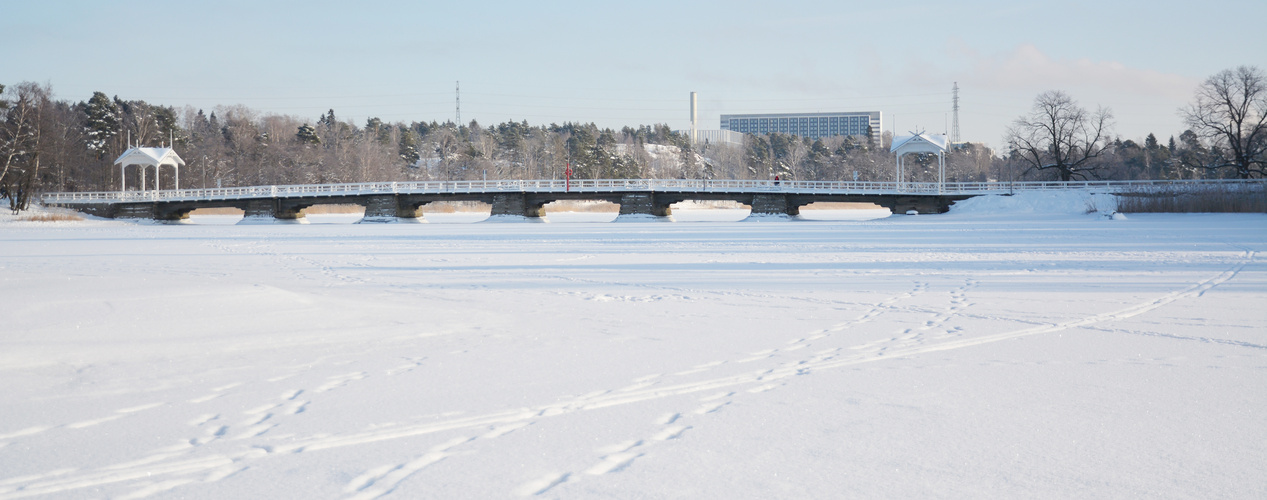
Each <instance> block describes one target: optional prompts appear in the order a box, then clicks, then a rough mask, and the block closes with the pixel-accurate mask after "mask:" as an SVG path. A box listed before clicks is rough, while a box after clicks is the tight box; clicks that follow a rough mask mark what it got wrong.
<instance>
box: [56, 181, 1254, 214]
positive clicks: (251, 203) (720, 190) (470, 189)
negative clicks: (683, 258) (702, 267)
mask: <svg viewBox="0 0 1267 500" xmlns="http://www.w3.org/2000/svg"><path fill="white" fill-rule="evenodd" d="M1229 182H1230V183H1234V184H1235V183H1236V182H1237V181H1120V182H1119V181H1090V182H972V183H915V182H904V183H897V182H847V181H782V182H779V181H753V180H703V179H597V180H571V181H565V180H495V181H424V182H376V183H356V184H313V185H290V186H251V187H231V188H211V189H179V190H163V191H128V192H118V191H113V192H80V193H48V194H45V195H43V196H42V200H43V202H44V203H45V204H46V205H50V206H60V207H66V208H72V209H75V210H79V211H81V212H85V213H88V214H91V215H96V216H100V217H107V218H147V219H155V220H160V221H180V220H182V219H187V218H188V217H189V213H190V212H192V211H194V210H196V209H199V208H222V207H232V208H238V209H241V210H243V211H244V212H245V217H244V218H243V222H244V223H251V222H298V221H302V219H303V216H304V214H303V211H304V209H306V208H308V207H311V206H313V205H322V204H357V205H361V206H364V207H365V219H363V222H393V221H406V222H421V221H422V219H421V217H422V207H423V206H425V205H427V204H428V203H432V202H437V201H479V202H484V203H488V204H489V205H492V216H494V217H497V218H510V219H524V220H531V219H539V218H541V217H543V215H544V206H545V205H546V204H548V203H550V202H553V201H560V200H594V201H608V202H611V203H615V204H617V205H620V214H621V216H622V217H629V216H642V218H648V219H650V218H665V219H667V218H668V216H669V215H670V214H671V213H672V208H671V206H672V205H673V204H674V203H679V202H682V201H688V200H695V201H713V200H724V201H734V202H738V203H741V204H744V205H748V206H749V207H751V208H752V213H753V214H754V215H769V216H795V215H798V214H799V213H800V209H801V207H804V206H805V205H808V204H810V203H814V202H856V203H873V204H875V205H878V206H881V207H885V208H888V209H889V210H891V211H892V212H893V213H896V214H903V213H909V212H910V211H916V212H918V213H942V212H945V211H947V210H948V209H949V207H950V205H951V204H952V203H954V202H955V201H958V200H963V199H967V198H970V197H973V196H979V195H985V194H1011V193H1014V192H1017V191H1029V190H1067V189H1085V190H1092V191H1095V192H1108V193H1114V194H1122V193H1142V192H1153V191H1165V190H1170V191H1173V190H1176V189H1184V190H1191V189H1194V188H1196V187H1199V186H1206V185H1210V184H1212V183H1214V184H1219V183H1223V184H1227V183H1229ZM1250 182H1253V183H1255V184H1256V185H1261V184H1262V181H1261V180H1257V181H1250ZM1237 185H1239V184H1237Z"/></svg>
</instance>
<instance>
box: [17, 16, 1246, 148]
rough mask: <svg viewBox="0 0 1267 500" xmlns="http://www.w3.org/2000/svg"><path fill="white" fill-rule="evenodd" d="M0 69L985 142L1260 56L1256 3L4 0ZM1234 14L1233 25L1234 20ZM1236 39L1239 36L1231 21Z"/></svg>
mask: <svg viewBox="0 0 1267 500" xmlns="http://www.w3.org/2000/svg"><path fill="white" fill-rule="evenodd" d="M0 12H3V13H4V15H3V16H0V17H3V18H4V19H5V21H4V23H3V24H4V25H5V29H4V34H3V35H0V54H3V57H2V58H0V83H5V84H13V83H17V82H19V81H28V80H30V81H37V82H48V83H51V84H52V86H53V90H54V92H55V93H56V95H57V97H58V98H61V99H69V100H75V101H79V100H85V99H87V98H88V97H89V96H91V95H92V92H93V91H101V92H105V93H106V94H108V95H111V96H115V95H117V96H119V97H120V98H123V99H143V100H146V101H149V102H152V103H159V104H164V105H172V106H177V107H178V108H179V107H183V106H185V105H191V106H194V107H196V108H203V109H206V110H211V109H212V108H214V107H215V106H216V105H235V104H242V105H246V106H248V107H251V108H254V109H256V110H258V111H260V112H263V113H277V114H288V115H294V116H298V117H300V118H304V119H310V120H313V121H315V120H316V118H317V117H318V116H319V115H320V114H322V113H323V112H325V111H326V110H327V109H330V108H333V109H334V110H335V114H336V115H337V116H338V117H340V118H345V119H353V120H354V121H356V122H357V123H358V124H364V122H365V119H366V118H368V117H371V116H376V117H379V118H382V119H383V120H384V121H388V122H396V121H404V122H410V121H423V120H425V121H431V120H437V121H444V120H448V119H453V117H454V114H455V109H454V108H455V103H454V86H455V82H457V81H461V87H462V92H461V100H462V119H463V121H469V120H471V119H476V120H479V122H480V123H481V124H483V125H485V126H487V125H490V124H493V123H498V122H502V121H506V120H516V121H519V120H527V121H528V122H529V123H530V124H534V125H536V124H546V123H551V122H556V123H562V122H565V121H579V122H595V123H597V124H598V125H599V126H604V127H613V128H619V127H622V126H625V125H630V126H636V125H639V124H652V123H667V124H669V125H670V126H672V127H674V128H686V127H687V126H688V120H689V111H688V96H689V93H690V92H691V91H696V92H699V94H700V112H701V119H702V122H703V123H702V126H703V128H717V127H718V115H720V114H722V113H748V112H819V111H871V110H879V111H882V112H884V114H885V118H884V119H885V128H886V130H891V129H892V128H893V126H894V124H896V127H897V129H898V131H899V133H904V132H906V131H908V130H911V129H914V128H920V129H924V130H928V131H932V132H940V131H943V130H944V129H945V128H946V124H947V122H948V121H949V120H950V110H951V93H950V89H951V85H952V84H953V83H954V82H958V83H959V86H960V88H961V91H960V118H959V120H960V129H961V131H962V136H963V138H964V139H965V140H971V141H977V142H985V143H987V144H990V145H992V146H998V145H999V144H1000V143H1001V138H1002V136H1003V133H1004V129H1005V127H1006V126H1007V125H1008V124H1009V123H1010V122H1011V121H1012V120H1014V119H1015V118H1016V117H1017V116H1019V115H1021V114H1023V113H1025V112H1026V111H1027V110H1028V108H1029V106H1030V105H1031V103H1032V102H1033V98H1034V96H1036V95H1037V94H1038V93H1040V92H1042V91H1045V90H1050V89H1059V90H1064V91H1066V92H1068V93H1069V94H1070V95H1072V96H1073V97H1074V98H1075V99H1077V100H1078V101H1079V102H1080V103H1081V104H1083V105H1084V106H1086V107H1088V108H1095V107H1096V106H1097V105H1103V106H1107V107H1109V108H1111V109H1112V110H1113V112H1114V114H1115V115H1116V117H1117V120H1116V122H1117V126H1116V132H1117V133H1118V134H1120V135H1121V136H1122V137H1123V138H1127V139H1139V138H1142V137H1143V136H1144V135H1146V134H1147V133H1149V132H1154V133H1156V134H1157V135H1158V137H1159V138H1161V140H1162V141H1164V140H1165V139H1166V138H1167V137H1169V136H1171V135H1176V136H1177V135H1178V134H1179V133H1180V132H1182V130H1183V124H1182V122H1181V121H1180V119H1179V118H1178V116H1177V114H1176V111H1177V109H1178V108H1179V107H1181V106H1183V105H1184V104H1185V103H1187V102H1188V101H1189V100H1190V98H1191V96H1192V91H1193V89H1194V88H1195V87H1196V85H1197V84H1199V83H1200V82H1201V80H1203V79H1205V78H1206V77H1208V76H1209V75H1211V74H1213V73H1216V72H1218V71H1220V70H1223V69H1228V68H1232V67H1235V66H1238V65H1254V66H1258V67H1260V68H1263V69H1267V50H1264V49H1263V42H1262V40H1261V36H1260V35H1258V34H1256V31H1257V30H1258V29H1259V28H1261V26H1259V25H1261V22H1262V20H1263V19H1267V2H1263V1H1261V0H1256V1H1217V0H1216V1H1210V2H1204V3H1192V2H1169V1H1163V2H1133V1H1131V2H1083V1H1072V2H1039V3H1017V2H1003V1H997V2H996V1H961V2H892V3H881V2H867V3H853V2H823V1H819V2H808V1H795V0H792V1H783V2H771V1H765V2H755V1H729V2H680V1H679V2H672V1H654V0H652V1H640V2H620V3H602V2H497V1H486V2H434V3H433V2H395V1H386V0H383V1H378V2H363V3H362V2H356V3H354V2H324V1H304V2H297V1H296V2H241V1H223V2H206V1H203V2H181V1H168V2H157V1H115V2H103V1H57V0H50V1H46V2H19V1H14V0H4V2H3V5H2V6H0ZM1229 20H1233V21H1235V20H1243V24H1242V25H1240V26H1229V25H1228V22H1229ZM1238 33H1242V34H1238Z"/></svg>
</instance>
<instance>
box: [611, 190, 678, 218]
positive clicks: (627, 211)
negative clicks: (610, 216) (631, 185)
mask: <svg viewBox="0 0 1267 500" xmlns="http://www.w3.org/2000/svg"><path fill="white" fill-rule="evenodd" d="M672 215H673V208H672V207H671V206H670V205H669V204H668V203H658V202H657V200H656V197H655V193H626V194H623V195H621V196H620V215H617V216H616V222H636V221H665V222H670V221H672V220H673V217H672Z"/></svg>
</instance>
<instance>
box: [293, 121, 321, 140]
mask: <svg viewBox="0 0 1267 500" xmlns="http://www.w3.org/2000/svg"><path fill="white" fill-rule="evenodd" d="M295 138H296V139H298V140H299V143H300V144H321V138H320V137H317V129H315V128H312V125H309V124H307V123H305V124H303V125H300V126H299V132H296V133H295Z"/></svg>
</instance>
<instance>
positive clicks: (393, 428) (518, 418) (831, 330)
mask: <svg viewBox="0 0 1267 500" xmlns="http://www.w3.org/2000/svg"><path fill="white" fill-rule="evenodd" d="M224 248H230V247H228V246H226V247H224ZM1254 256H1255V252H1253V251H1244V253H1243V254H1242V255H1241V258H1240V259H1239V262H1238V263H1237V264H1235V265H1234V266H1232V267H1231V268H1229V269H1227V270H1225V271H1223V272H1221V273H1219V274H1217V275H1215V276H1212V277H1209V278H1207V279H1205V280H1202V281H1200V282H1197V283H1194V284H1192V285H1190V286H1188V287H1186V288H1183V289H1181V290H1178V291H1174V292H1171V293H1167V294H1164V295H1162V296H1160V297H1157V298H1155V299H1153V300H1149V301H1146V302H1142V303H1138V304H1135V305H1132V306H1129V307H1125V308H1121V309H1118V310H1115V311H1110V312H1105V313H1101V314H1094V315H1089V316H1085V317H1081V318H1078V319H1073V320H1069V321H1064V322H1060V323H1049V324H1042V325H1037V326H1033V327H1028V328H1022V329H1019V330H1013V331H1008V332H1003V333H997V334H989V335H981V336H976V337H971V336H966V334H965V333H964V332H963V331H961V330H958V329H952V330H949V331H947V333H945V334H942V335H937V336H932V337H929V336H927V335H925V334H926V333H927V332H929V331H933V330H935V329H939V328H940V327H942V326H943V325H944V324H946V323H947V322H948V321H950V320H951V319H953V318H955V317H956V316H959V315H963V312H964V310H966V309H968V308H970V307H972V306H973V303H972V302H971V301H970V300H969V298H968V297H969V295H970V291H971V289H972V288H973V287H974V286H975V285H976V281H975V280H971V279H969V280H966V281H965V282H964V284H963V285H962V286H960V287H957V288H955V289H952V290H949V291H948V292H947V293H948V300H947V304H946V306H945V307H944V308H940V309H925V310H923V313H924V314H925V315H926V317H927V318H928V319H927V320H926V321H924V322H923V323H921V324H919V325H917V326H914V327H912V328H907V329H905V330H903V331H902V332H899V334H898V335H896V336H893V337H890V338H888V339H883V340H878V341H874V342H868V343H863V344H858V345H853V346H837V347H832V348H827V349H818V350H815V351H814V352H811V353H805V354H802V356H803V357H800V358H796V357H795V355H793V354H790V353H795V352H799V351H801V350H802V349H804V348H805V347H809V346H812V345H813V344H814V343H816V342H819V341H822V340H824V339H830V338H831V337H832V335H833V334H835V333H838V332H841V331H845V330H848V329H850V328H853V327H856V326H858V325H862V324H865V323H868V322H871V321H873V320H875V319H876V318H877V317H879V316H881V315H882V314H885V313H890V312H912V311H917V309H915V308H900V307H898V305H899V304H900V303H902V302H903V301H907V300H909V299H911V298H914V297H917V296H920V295H923V294H925V293H928V292H929V291H930V290H929V288H930V285H929V284H928V283H923V282H921V283H917V284H916V285H915V286H914V287H913V288H912V289H911V290H910V291H908V292H905V293H901V294H897V295H894V296H892V297H890V298H888V299H885V300H882V301H880V302H877V303H875V304H871V305H870V307H869V308H867V309H866V310H865V311H864V312H863V313H862V314H860V315H858V316H857V317H856V318H854V319H853V320H849V321H845V322H841V323H837V324H834V325H831V326H828V327H826V328H823V329H821V330H817V331H814V332H810V333H809V334H806V335H805V336H804V337H800V338H796V339H792V340H790V341H788V342H786V343H784V344H783V345H781V346H778V347H774V348H770V349H764V350H760V351H755V352H752V353H750V354H748V355H747V356H746V357H742V358H739V359H733V360H717V361H713V362H709V363H704V364H700V365H696V366H693V367H690V368H689V369H687V370H683V371H679V372H675V373H673V374H671V375H664V374H652V375H647V376H643V377H638V378H636V379H633V380H631V384H630V385H628V386H625V387H623V388H619V389H606V390H598V391H593V392H590V393H588V394H585V395H581V396H576V397H572V398H571V399H564V400H562V401H559V402H555V403H551V404H546V405H540V406H535V407H528V408H517V409H508V410H503V411H495V412H490V413H485V414H481V415H474V416H460V417H455V418H448V419H444V420H440V421H437V422H428V423H421V424H386V425H382V426H379V427H375V428H372V429H371V430H366V431H361V432H352V433H345V434H342V435H320V434H319V435H313V436H309V437H297V438H293V439H292V440H291V441H290V442H287V443H285V444H273V445H261V444H258V443H257V442H256V441H257V440H256V438H259V437H261V436H264V435H266V434H268V433H269V432H270V431H271V430H272V429H275V428H277V427H279V426H282V425H284V420H285V419H286V418H288V417H290V418H293V417H294V416H296V415H298V414H300V413H302V412H304V411H305V408H306V407H307V406H308V405H309V404H310V402H311V401H309V400H306V399H302V398H301V396H305V395H307V394H314V395H318V394H320V393H324V392H328V391H333V390H338V389H341V388H344V387H346V386H349V385H351V384H355V383H356V382H358V381H360V380H363V379H366V378H367V377H369V376H370V374H369V373H368V372H364V371H357V372H350V373H344V374H339V375H333V376H329V377H327V378H326V383H324V384H322V385H320V386H318V387H316V388H314V389H311V390H309V389H306V388H298V389H291V390H287V391H285V392H283V393H282V394H281V395H280V396H278V397H277V398H275V399H274V400H272V401H267V402H263V403H262V404H260V405H258V406H255V407H252V408H250V409H248V410H245V411H243V412H242V418H241V420H240V421H238V422H237V423H236V424H233V425H225V424H223V423H222V422H223V421H224V420H225V418H226V417H225V416H224V415H221V414H213V413H208V414H203V415H200V416H198V417H196V418H195V419H193V420H191V421H189V422H188V425H189V426H190V427H193V428H195V429H200V430H201V431H202V432H201V433H199V434H198V435H195V436H191V437H190V438H189V439H188V440H187V441H185V442H182V443H180V444H177V445H175V446H171V447H168V448H163V449H159V450H155V453H154V454H153V455H150V456H148V457H145V458H141V459H138V460H135V461H131V462H124V463H120V464H115V465H112V466H107V467H101V468H98V469H95V470H75V469H61V470H54V471H49V472H46V473H42V474H33V475H27V476H22V477H14V478H8V479H0V500H3V499H15V498H28V497H35V496H43V495H55V494H67V493H68V492H73V491H79V490H86V489H90V488H100V487H103V486H107V485H122V486H126V487H127V488H130V489H129V490H128V491H127V492H126V493H123V494H122V496H120V498H143V497H146V496H150V495H154V494H159V493H164V492H168V491H171V490H173V489H175V488H179V487H181V486H185V485H189V484H195V483H209V482H215V481H220V480H223V479H225V478H227V477H230V476H232V475H234V474H237V473H239V472H242V471H244V470H248V469H249V468H250V467H251V465H252V464H253V463H254V462H256V461H258V460H263V459H267V458H268V457H270V456H275V455H284V454H295V453H308V452H319V451H323V450H331V449H339V448H345V447H351V446H358V445H362V444H369V443H376V442H382V441H390V440H395V439H401V438H409V437H416V436H423V435H428V434H436V433H440V432H444V431H465V432H470V433H472V434H471V435H469V436H467V437H458V438H455V439H452V440H450V441H448V442H445V443H442V444H439V445H437V446H434V447H432V448H431V449H430V450H429V451H428V452H426V453H424V454H421V455H418V456H415V457H413V458H412V459H410V460H408V461H405V462H402V463H391V464H385V465H382V466H379V467H375V468H373V469H370V470H367V471H365V472H364V473H362V474H361V475H359V476H357V477H356V478H355V479H353V480H352V481H350V482H349V483H348V484H347V485H346V487H345V488H344V493H345V494H346V495H347V497H346V498H350V499H358V500H363V499H373V498H379V497H381V496H384V495H388V494H390V493H392V492H393V491H394V490H395V489H396V488H397V486H398V485H399V484H400V483H401V482H403V481H405V480H406V479H408V478H409V477H410V476H412V475H413V474H415V473H417V472H419V471H421V470H423V469H425V468H427V467H429V466H431V465H433V464H435V463H438V462H440V461H442V460H445V459H446V458H448V457H450V456H453V451H452V450H453V449H454V448H458V447H460V446H462V445H464V444H467V443H470V442H473V441H476V440H485V439H496V438H499V437H501V436H504V435H506V434H510V433H512V432H515V431H516V430H519V429H522V428H524V427H527V426H529V425H532V424H534V423H536V422H538V421H540V420H542V419H545V418H549V417H552V416H557V415H565V414H569V413H575V412H580V411H588V410H595V409H600V408H608V407H613V406H620V405H630V404H637V403H641V402H645V401H652V400H661V399H666V398H675V397H680V396H689V395H697V396H698V397H697V398H695V403H694V404H695V405H696V406H694V407H693V408H692V407H686V408H682V409H681V410H680V411H676V412H672V413H668V414H664V415H662V416H660V417H658V418H656V419H655V420H654V421H653V422H652V423H653V429H652V431H651V432H649V433H648V434H649V435H645V436H642V437H636V438H633V439H630V440H627V441H624V442H620V443H615V444H612V445H609V446H604V447H600V448H598V449H597V450H595V451H596V454H595V457H594V459H593V460H592V461H591V462H590V463H588V464H575V465H576V467H574V468H571V470H562V471H555V472H551V473H548V474H546V475H543V476H539V477H537V478H536V479H532V480H528V481H525V482H524V483H522V484H521V485H520V486H519V487H517V488H515V489H514V490H513V491H512V492H513V493H516V494H519V495H522V496H535V495H540V494H543V493H546V492H549V491H551V490H553V489H555V488H558V487H560V486H561V485H565V484H567V483H570V482H574V481H580V480H582V478H583V477H597V476H603V475H606V474H613V473H619V472H620V471H622V470H625V469H627V468H629V467H631V466H634V465H635V464H636V462H637V461H638V460H639V459H641V458H643V457H646V456H647V455H648V453H650V451H651V450H652V449H653V448H654V447H656V446H661V445H663V444H664V443H666V442H671V441H673V440H676V439H682V438H683V437H684V436H689V433H688V431H689V430H690V429H692V428H695V427H696V426H699V425H704V424H705V423H706V421H707V419H708V418H709V416H710V415H712V414H715V413H717V412H722V411H726V408H727V407H728V406H730V405H732V404H735V402H736V401H737V400H738V398H739V397H760V394H761V393H763V392H766V391H771V390H775V389H777V388H778V387H780V386H782V385H784V384H786V383H788V380H789V379H791V378H793V377H796V376H801V375H807V374H811V373H813V372H814V371H817V370H827V369H833V368H840V367H845V366H852V365H858V364H862V363H870V362H874V361H883V360H888V359H895V358H902V357H907V356H915V355H920V354H926V353H932V352H938V351H947V350H954V349H963V348H968V347H973V346H978V345H982V344H988V343H993V342H999V341H1004V340H1010V339H1016V338H1021V337H1027V336H1033V335H1040V334H1045V333H1053V332H1059V331H1063V330H1068V329H1071V328H1082V327H1092V328H1098V327H1096V325H1098V324H1101V323H1105V322H1111V321H1115V320H1122V319H1127V318H1131V317H1134V316H1138V315H1140V314H1144V313H1146V312H1149V311H1152V310H1155V309H1158V308H1160V307H1162V306H1165V305H1167V304H1170V303H1172V302H1175V301H1178V300H1182V299H1185V298H1191V297H1198V296H1201V295H1203V294H1204V293H1205V292H1206V291H1208V290H1210V289H1212V288H1214V287H1216V286H1218V285H1220V284H1223V283H1226V282H1227V281H1229V280H1231V279H1232V278H1234V277H1235V276H1236V275H1237V274H1238V273H1239V272H1240V271H1241V269H1243V268H1244V267H1245V266H1246V265H1247V264H1249V263H1250V262H1251V261H1253V259H1254ZM683 291H684V292H686V293H697V294H698V293H707V292H703V291H698V290H696V291H687V290H683ZM943 331H945V330H944V329H943ZM1112 331H1120V330H1112ZM1128 333H1140V332H1128ZM1166 336H1168V337H1175V336H1169V335H1166ZM1176 338H1180V337H1176ZM1182 339H1184V340H1196V341H1202V342H1223V343H1229V344H1232V345H1237V346H1242V347H1251V348H1258V349H1262V348H1267V346H1261V345H1256V344H1248V343H1244V342H1234V341H1218V340H1215V339H1204V338H1187V337H1182ZM404 359H405V360H406V361H407V362H408V363H407V364H404V365H401V366H399V367H396V368H393V369H389V370H387V371H386V372H385V374H386V375H389V376H390V375H396V374H399V373H403V372H404V371H408V370H412V369H413V368H414V367H416V366H419V365H421V363H422V362H423V360H425V358H404ZM765 360H773V361H774V362H773V363H770V361H765ZM761 361H765V362H766V363H767V365H768V366H763V367H760V368H757V369H751V370H747V371H742V372H740V373H737V374H730V375H721V376H716V377H712V378H704V379H703V380H691V381H680V382H676V383H670V379H671V378H674V377H676V378H689V376H691V375H698V374H701V373H704V374H706V373H708V372H710V371H713V370H717V369H719V368H722V367H728V366H735V365H736V364H742V363H758V362H761ZM338 365H339V363H336V364H334V366H336V367H337V366H338ZM311 366H312V365H305V366H302V368H311ZM286 378H288V377H286V376H282V377H275V378H272V379H269V381H270V382H274V381H280V380H284V379H286ZM243 385H244V382H235V383H231V384H227V385H222V386H219V387H215V388H212V389H211V391H210V392H209V393H208V394H207V395H206V396H202V397H199V398H195V399H192V400H189V401H187V402H185V404H189V405H195V406H196V405H198V404H200V403H204V402H206V401H209V400H210V399H214V398H217V397H221V396H223V395H225V394H226V393H228V392H229V391H231V390H232V389H236V388H239V387H241V386H243ZM167 405H169V403H161V402H156V403H150V404H145V405H139V406H134V407H130V408H124V409H119V410H115V411H114V412H112V413H110V414H108V415H105V416H103V417H101V418H98V419H92V420H87V421H80V422H74V423H68V424H62V425H56V426H36V427H29V428H26V429H22V430H18V431H15V432H11V433H8V434H4V435H0V439H3V440H21V439H24V438H27V437H30V436H35V435H39V434H43V433H46V432H53V431H56V430H58V429H62V428H68V429H81V428H85V427H91V426H96V425H103V424H107V423H109V422H112V421H115V420H119V419H122V418H126V417H128V416H129V415H133V414H137V413H139V412H144V411H148V410H151V409H154V408H160V407H163V406H167ZM228 435H232V436H234V437H232V438H228V439H231V440H236V441H249V442H248V443H243V444H241V445H233V446H229V448H236V449H235V450H232V449H231V450H230V451H228V452H225V453H217V454H210V455H204V456H197V457H190V456H189V454H190V453H191V452H193V451H194V450H196V449H198V448H200V447H202V446H203V445H206V444H208V443H211V442H214V441H220V440H224V439H226V437H225V436H228Z"/></svg>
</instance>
